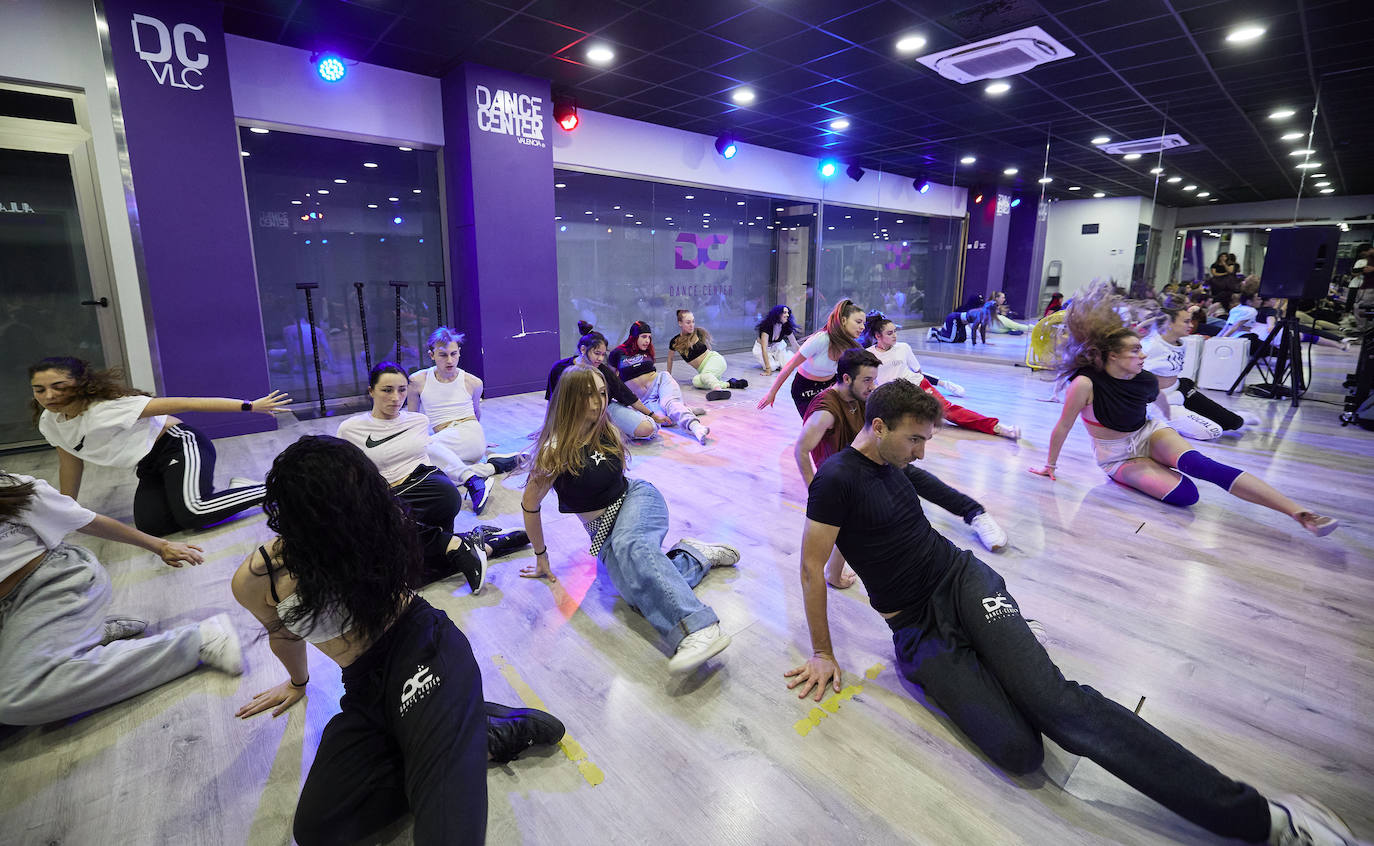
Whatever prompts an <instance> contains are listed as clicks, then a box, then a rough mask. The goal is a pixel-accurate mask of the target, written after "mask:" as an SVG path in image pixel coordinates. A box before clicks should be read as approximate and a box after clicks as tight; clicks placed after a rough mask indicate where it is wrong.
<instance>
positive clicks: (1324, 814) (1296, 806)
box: [1272, 795, 1363, 843]
mask: <svg viewBox="0 0 1374 846" xmlns="http://www.w3.org/2000/svg"><path fill="white" fill-rule="evenodd" d="M1272 801H1273V802H1274V804H1275V805H1278V806H1279V807H1280V808H1283V809H1284V810H1285V811H1287V812H1288V814H1289V816H1290V817H1291V816H1292V814H1293V811H1294V810H1299V811H1304V812H1306V813H1307V814H1309V815H1311V816H1314V817H1316V818H1317V819H1319V820H1321V822H1322V823H1323V824H1324V825H1326V827H1327V828H1329V829H1331V830H1332V831H1334V832H1336V833H1337V834H1338V835H1340V836H1341V837H1344V838H1345V839H1347V840H1349V841H1350V842H1351V843H1361V842H1363V841H1359V840H1356V839H1355V832H1353V831H1351V830H1350V826H1348V825H1346V824H1345V820H1343V819H1341V818H1340V816H1339V815H1338V814H1337V813H1336V812H1335V811H1333V810H1331V809H1330V808H1328V807H1326V806H1325V805H1323V804H1322V803H1321V802H1318V801H1317V800H1316V799H1308V798H1307V797H1306V796H1292V795H1287V796H1276V797H1274V799H1273V800H1272Z"/></svg>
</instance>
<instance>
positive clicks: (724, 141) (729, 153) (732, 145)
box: [716, 134, 739, 159]
mask: <svg viewBox="0 0 1374 846" xmlns="http://www.w3.org/2000/svg"><path fill="white" fill-rule="evenodd" d="M716 152H717V153H720V155H721V158H725V159H733V158H734V157H735V153H738V152H739V144H738V143H736V142H735V139H734V138H731V137H730V136H729V135H728V134H727V135H722V136H720V137H719V138H717V139H716Z"/></svg>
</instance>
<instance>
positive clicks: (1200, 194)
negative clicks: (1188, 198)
mask: <svg viewBox="0 0 1374 846" xmlns="http://www.w3.org/2000/svg"><path fill="white" fill-rule="evenodd" d="M1197 195H1198V196H1199V197H1210V196H1212V192H1211V191H1199V192H1197Z"/></svg>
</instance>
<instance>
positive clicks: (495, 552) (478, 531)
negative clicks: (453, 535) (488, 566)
mask: <svg viewBox="0 0 1374 846" xmlns="http://www.w3.org/2000/svg"><path fill="white" fill-rule="evenodd" d="M463 537H466V538H470V539H472V540H474V541H476V542H477V543H485V544H486V545H487V546H489V547H491V557H492V558H500V557H501V556H503V555H509V554H510V553H512V552H514V551H515V550H517V549H521V548H522V547H526V546H529V545H530V536H529V535H527V534H525V530H524V529H512V530H511V531H509V532H507V531H504V530H503V529H501V528H500V527H499V526H478V527H477V528H475V529H473V530H472V531H470V532H468V533H467V534H466V535H464V536H463Z"/></svg>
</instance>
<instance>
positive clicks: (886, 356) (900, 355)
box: [868, 341, 925, 385]
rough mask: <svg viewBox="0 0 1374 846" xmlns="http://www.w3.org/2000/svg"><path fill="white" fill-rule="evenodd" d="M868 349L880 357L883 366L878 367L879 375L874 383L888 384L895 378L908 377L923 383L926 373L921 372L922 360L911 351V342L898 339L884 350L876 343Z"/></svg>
mask: <svg viewBox="0 0 1374 846" xmlns="http://www.w3.org/2000/svg"><path fill="white" fill-rule="evenodd" d="M868 351H869V352H871V353H873V354H874V355H876V356H877V357H878V360H879V361H881V362H882V366H881V367H879V368H878V376H877V378H876V379H875V380H874V384H877V385H886V384H887V383H888V382H891V381H893V380H895V379H906V380H907V381H908V382H912V383H914V384H916V385H920V384H921V380H922V379H924V378H925V375H924V374H923V373H921V362H920V361H919V360H918V359H917V358H916V354H915V353H913V352H912V351H911V344H908V343H907V342H905V341H898V342H897V343H895V344H893V345H892V347H891V348H890V349H889V350H887V352H883V351H882V350H880V349H878V345H877V344H874V345H873V346H871V347H869V348H868Z"/></svg>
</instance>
